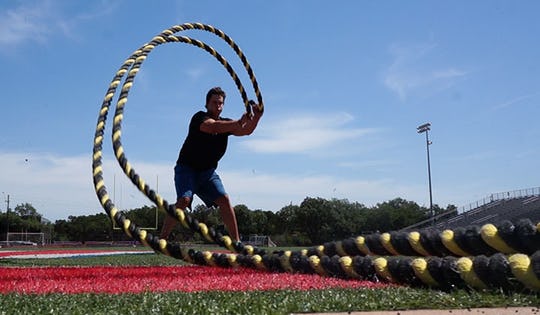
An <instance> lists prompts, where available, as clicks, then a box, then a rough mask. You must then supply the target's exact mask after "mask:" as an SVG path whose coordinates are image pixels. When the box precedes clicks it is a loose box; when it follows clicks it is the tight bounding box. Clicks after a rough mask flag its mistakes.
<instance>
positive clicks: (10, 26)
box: [0, 2, 51, 46]
mask: <svg viewBox="0 0 540 315" xmlns="http://www.w3.org/2000/svg"><path fill="white" fill-rule="evenodd" d="M48 19H49V10H48V5H47V3H46V2H42V3H40V4H39V5H34V4H33V5H31V6H30V5H29V6H24V5H23V6H20V7H17V8H15V9H11V10H7V11H5V12H3V13H1V14H0V44H1V45H0V46H16V45H19V44H21V43H23V42H26V41H38V42H40V41H44V40H45V39H46V37H47V36H48V35H49V34H50V32H51V30H50V27H49V26H48V25H47V20H48Z"/></svg>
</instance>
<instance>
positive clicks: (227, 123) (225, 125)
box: [199, 118, 244, 134]
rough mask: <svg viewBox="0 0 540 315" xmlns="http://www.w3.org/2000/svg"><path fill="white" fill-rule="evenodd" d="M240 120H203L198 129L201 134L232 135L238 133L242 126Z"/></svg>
mask: <svg viewBox="0 0 540 315" xmlns="http://www.w3.org/2000/svg"><path fill="white" fill-rule="evenodd" d="M243 124H244V123H243V122H242V118H241V119H240V120H215V119H212V118H207V119H205V120H204V121H203V122H202V124H201V126H200V127H199V128H200V130H201V131H202V132H206V133H210V134H217V133H232V134H235V132H238V130H239V129H242V126H243Z"/></svg>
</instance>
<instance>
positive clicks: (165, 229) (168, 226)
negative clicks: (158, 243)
mask: <svg viewBox="0 0 540 315" xmlns="http://www.w3.org/2000/svg"><path fill="white" fill-rule="evenodd" d="M190 202H191V198H189V197H182V198H178V200H177V201H176V208H177V209H182V210H186V208H187V207H188V206H189V204H190ZM177 223H178V221H177V220H176V219H175V218H173V217H171V216H170V215H169V214H168V213H167V215H165V219H164V220H163V226H162V227H161V234H160V235H159V238H162V239H167V238H168V237H169V234H171V232H172V230H173V229H174V227H175V226H176V224H177Z"/></svg>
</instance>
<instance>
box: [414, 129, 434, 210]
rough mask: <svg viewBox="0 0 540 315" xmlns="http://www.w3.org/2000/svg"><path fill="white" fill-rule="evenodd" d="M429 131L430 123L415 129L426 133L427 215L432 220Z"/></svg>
mask: <svg viewBox="0 0 540 315" xmlns="http://www.w3.org/2000/svg"><path fill="white" fill-rule="evenodd" d="M430 130H431V123H425V124H423V125H420V126H418V127H416V132H418V133H426V151H427V172H428V182H429V214H430V216H431V218H433V195H432V193H431V166H430V162H429V146H430V145H431V143H432V142H431V141H429V131H430Z"/></svg>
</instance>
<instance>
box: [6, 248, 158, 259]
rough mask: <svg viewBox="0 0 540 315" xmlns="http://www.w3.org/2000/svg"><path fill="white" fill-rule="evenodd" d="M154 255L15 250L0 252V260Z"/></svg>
mask: <svg viewBox="0 0 540 315" xmlns="http://www.w3.org/2000/svg"><path fill="white" fill-rule="evenodd" d="M128 254H129V255H133V254H154V251H149V250H114V249H111V250H103V249H101V250H100V249H32V250H25V249H20V250H19V249H17V250H0V259H4V258H9V259H47V258H71V257H91V256H112V255H128Z"/></svg>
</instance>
